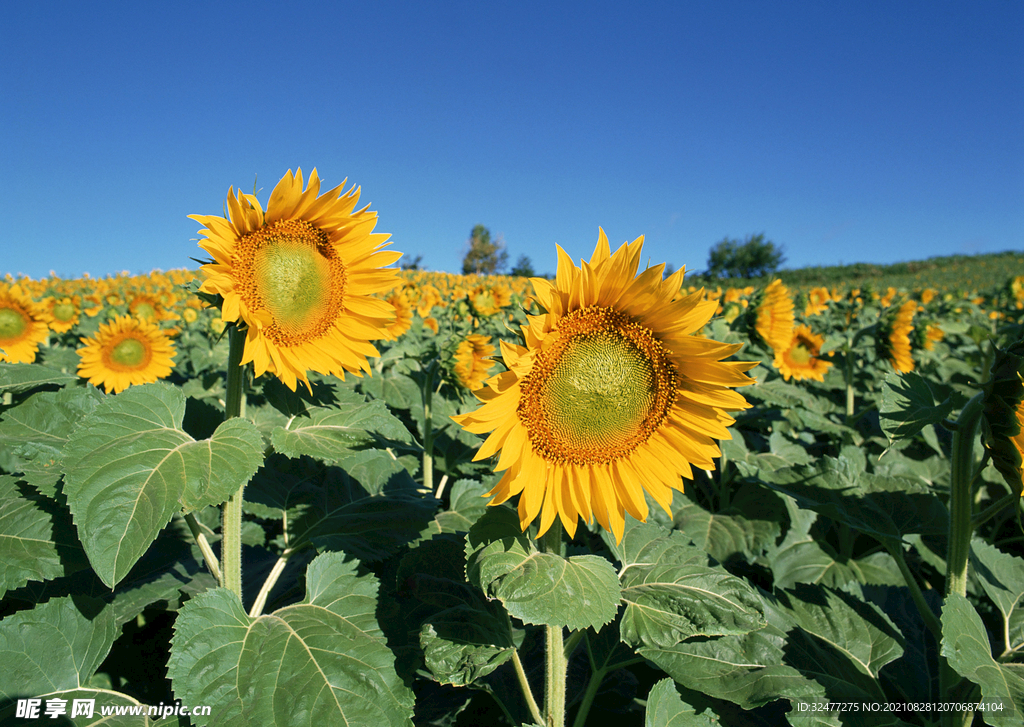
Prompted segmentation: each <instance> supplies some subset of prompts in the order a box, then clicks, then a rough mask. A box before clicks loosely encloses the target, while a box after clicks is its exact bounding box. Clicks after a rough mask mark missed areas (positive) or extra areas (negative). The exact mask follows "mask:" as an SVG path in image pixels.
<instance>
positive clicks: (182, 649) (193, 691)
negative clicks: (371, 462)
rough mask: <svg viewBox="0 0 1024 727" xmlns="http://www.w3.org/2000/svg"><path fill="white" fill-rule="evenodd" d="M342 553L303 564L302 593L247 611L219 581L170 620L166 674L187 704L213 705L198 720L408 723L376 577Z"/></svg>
mask: <svg viewBox="0 0 1024 727" xmlns="http://www.w3.org/2000/svg"><path fill="white" fill-rule="evenodd" d="M344 558H345V556H344V555H343V554H341V553H328V554H325V555H321V556H319V557H317V558H316V559H315V560H314V561H313V562H312V563H310V565H309V568H308V569H307V571H306V590H307V593H306V599H305V600H304V601H303V602H302V603H298V604H295V605H292V606H286V607H284V608H281V609H278V610H277V611H275V612H274V613H272V614H269V615H264V616H260V617H259V618H250V617H249V616H248V615H247V614H246V613H245V610H244V609H243V608H242V604H241V603H240V602H239V601H238V598H237V597H236V596H235V595H234V594H233V593H231V592H230V591H227V590H225V589H220V588H217V589H213V590H211V591H207V592H206V593H202V594H200V595H198V596H196V597H195V598H193V599H192V600H190V601H189V602H188V603H187V604H185V606H184V607H183V608H182V609H181V611H180V612H179V614H178V618H177V620H176V622H175V626H174V637H173V638H172V641H171V657H170V660H169V662H168V665H167V672H168V675H169V676H170V678H171V681H172V683H173V686H174V692H175V695H176V696H177V697H178V698H179V699H181V700H182V702H184V703H185V704H207V705H210V706H211V707H212V708H213V710H212V715H211V716H209V717H193V718H192V721H193V723H194V724H196V725H207V724H216V725H221V724H235V725H238V726H239V727H243V726H250V725H251V726H252V727H263V726H264V725H274V724H280V725H284V724H287V725H290V726H291V727H322V726H323V725H336V724H338V725H349V726H350V727H355V726H357V725H365V726H366V727H384V726H385V725H391V726H397V725H411V724H412V720H411V717H412V709H413V696H412V692H411V691H410V690H409V689H408V687H406V686H405V685H404V684H403V683H402V681H401V680H400V679H399V677H398V675H397V674H396V672H395V668H394V655H393V654H392V652H391V651H390V650H389V649H388V647H387V643H386V642H385V639H384V635H383V633H382V632H381V630H380V628H379V627H378V625H377V620H376V617H375V615H374V612H375V610H376V608H377V579H376V578H374V577H373V576H372V575H358V574H357V565H358V564H357V563H356V562H354V561H349V562H345V560H344Z"/></svg>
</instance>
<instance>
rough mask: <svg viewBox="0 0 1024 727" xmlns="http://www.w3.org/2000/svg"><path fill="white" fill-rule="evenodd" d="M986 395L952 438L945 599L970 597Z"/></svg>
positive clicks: (970, 407)
mask: <svg viewBox="0 0 1024 727" xmlns="http://www.w3.org/2000/svg"><path fill="white" fill-rule="evenodd" d="M982 405H983V395H982V394H978V395H976V396H975V397H974V398H973V399H971V400H970V401H969V402H967V405H966V406H965V407H964V408H963V411H961V412H960V417H959V418H958V419H957V422H956V423H957V431H956V433H955V434H954V435H953V456H952V469H951V472H950V475H951V477H950V488H949V550H948V551H947V555H946V595H947V596H948V595H949V594H951V593H959V594H960V595H961V596H966V595H967V560H968V556H969V555H970V553H971V534H972V533H973V532H974V527H973V525H972V523H971V515H972V512H971V509H972V502H971V480H972V479H973V475H974V440H975V438H976V437H977V434H978V427H979V425H980V424H981V411H982Z"/></svg>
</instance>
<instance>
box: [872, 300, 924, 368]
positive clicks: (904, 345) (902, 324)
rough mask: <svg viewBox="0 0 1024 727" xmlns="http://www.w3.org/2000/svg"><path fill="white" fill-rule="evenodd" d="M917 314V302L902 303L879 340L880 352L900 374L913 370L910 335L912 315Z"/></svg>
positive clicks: (911, 331) (912, 325)
mask: <svg viewBox="0 0 1024 727" xmlns="http://www.w3.org/2000/svg"><path fill="white" fill-rule="evenodd" d="M915 313H917V301H914V300H908V301H906V302H904V303H903V304H902V305H901V306H900V307H899V309H897V311H896V313H895V315H892V316H890V317H889V319H888V320H887V321H886V325H885V326H883V335H882V337H881V338H880V339H879V342H880V343H881V346H882V351H881V352H880V353H881V354H882V355H883V357H885V358H888V359H889V363H891V364H892V367H893V368H894V369H896V370H897V371H898V372H900V373H901V374H906V373H909V372H911V371H913V370H914V358H913V356H911V354H910V335H911V333H913V331H914V314H915Z"/></svg>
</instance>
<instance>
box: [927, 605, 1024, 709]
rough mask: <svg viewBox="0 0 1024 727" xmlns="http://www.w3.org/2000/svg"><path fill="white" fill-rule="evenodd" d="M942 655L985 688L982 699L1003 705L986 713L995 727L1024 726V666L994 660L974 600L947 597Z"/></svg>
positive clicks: (943, 617)
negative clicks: (972, 602) (973, 604)
mask: <svg viewBox="0 0 1024 727" xmlns="http://www.w3.org/2000/svg"><path fill="white" fill-rule="evenodd" d="M941 653H942V655H943V656H944V657H946V659H947V661H948V663H949V665H950V666H951V667H952V668H953V669H954V670H955V671H956V673H957V674H959V675H961V676H963V677H966V678H967V679H970V680H971V681H972V682H974V683H975V684H977V685H979V686H980V687H981V699H982V701H984V702H987V703H989V704H992V703H996V704H1001V705H1002V709H996V710H988V711H986V712H985V721H986V722H987V723H988V724H990V725H992V727H1004V726H1005V727H1011V725H1013V726H1014V727H1019V726H1020V725H1021V724H1024V667H1021V666H1020V665H1019V664H1000V663H999V662H997V661H996V660H995V659H993V658H992V648H991V646H989V641H988V633H986V631H985V624H983V623H982V622H981V616H979V615H978V612H977V611H975V610H974V606H972V605H971V603H970V601H968V600H967V599H966V598H964V597H963V596H961V595H960V594H958V593H952V594H950V595H949V596H947V597H946V602H945V604H944V605H943V607H942V648H941Z"/></svg>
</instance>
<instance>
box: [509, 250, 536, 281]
mask: <svg viewBox="0 0 1024 727" xmlns="http://www.w3.org/2000/svg"><path fill="white" fill-rule="evenodd" d="M509 275H518V276H519V277H520V278H535V277H537V273H536V272H535V271H534V269H533V263H532V262H530V258H528V257H527V256H526V255H520V256H519V259H518V260H516V266H515V267H514V268H512V271H511V272H510V273H509Z"/></svg>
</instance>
